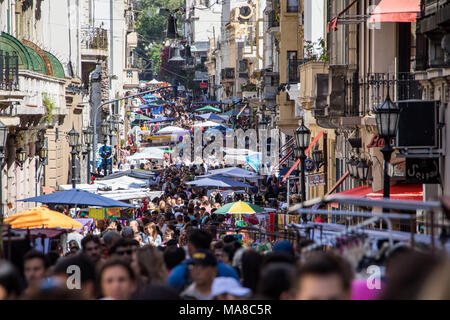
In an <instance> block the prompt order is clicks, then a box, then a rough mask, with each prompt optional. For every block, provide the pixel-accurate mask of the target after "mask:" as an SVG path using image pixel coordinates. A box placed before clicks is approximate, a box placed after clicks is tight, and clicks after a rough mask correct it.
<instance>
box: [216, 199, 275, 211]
mask: <svg viewBox="0 0 450 320" xmlns="http://www.w3.org/2000/svg"><path fill="white" fill-rule="evenodd" d="M264 212H266V211H265V210H264V209H263V208H261V207H260V206H257V205H256V204H253V203H249V202H244V201H237V202H232V203H228V204H226V205H224V206H223V207H221V208H219V209H217V210H216V211H214V213H216V214H227V213H228V214H233V213H234V214H254V213H264Z"/></svg>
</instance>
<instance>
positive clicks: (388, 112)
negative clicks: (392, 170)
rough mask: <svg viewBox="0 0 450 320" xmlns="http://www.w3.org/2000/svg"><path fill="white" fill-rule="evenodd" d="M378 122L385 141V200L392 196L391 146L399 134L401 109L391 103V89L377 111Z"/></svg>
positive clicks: (381, 136) (382, 150) (381, 135)
mask: <svg viewBox="0 0 450 320" xmlns="http://www.w3.org/2000/svg"><path fill="white" fill-rule="evenodd" d="M375 115H376V120H377V129H378V134H379V136H380V138H383V139H384V146H383V148H382V149H381V152H382V153H383V158H384V188H383V198H389V195H390V176H389V161H390V160H391V155H392V152H393V151H394V149H393V148H392V146H391V139H392V138H394V137H395V135H396V133H397V126H398V119H399V116H400V108H399V107H398V106H397V104H395V103H393V102H392V101H391V98H390V97H389V87H388V93H387V96H386V99H385V100H384V101H383V103H381V104H380V105H379V106H378V107H377V108H376V109H375Z"/></svg>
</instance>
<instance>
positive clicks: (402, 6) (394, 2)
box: [369, 0, 420, 23]
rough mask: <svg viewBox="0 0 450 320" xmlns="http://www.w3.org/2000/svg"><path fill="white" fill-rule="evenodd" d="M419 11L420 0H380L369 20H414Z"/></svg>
mask: <svg viewBox="0 0 450 320" xmlns="http://www.w3.org/2000/svg"><path fill="white" fill-rule="evenodd" d="M419 12H420V0H381V1H380V3H379V4H378V6H377V7H376V8H375V10H373V11H372V13H371V15H370V17H369V22H370V23H375V22H415V21H416V18H417V13H419Z"/></svg>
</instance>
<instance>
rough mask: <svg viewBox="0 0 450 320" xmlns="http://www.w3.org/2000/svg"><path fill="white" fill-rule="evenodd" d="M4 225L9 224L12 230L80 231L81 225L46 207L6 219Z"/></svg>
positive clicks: (35, 208)
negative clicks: (57, 229) (55, 229)
mask: <svg viewBox="0 0 450 320" xmlns="http://www.w3.org/2000/svg"><path fill="white" fill-rule="evenodd" d="M5 223H6V224H10V225H11V227H12V228H13V229H22V228H29V229H32V228H63V229H80V228H82V227H83V225H82V224H81V223H80V222H78V221H76V220H74V219H72V218H70V217H68V216H66V215H65V214H62V213H59V212H57V211H53V210H50V209H49V208H47V207H34V208H32V209H29V210H25V211H22V212H20V213H17V214H15V215H13V216H11V217H9V218H7V219H5Z"/></svg>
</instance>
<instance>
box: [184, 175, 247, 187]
mask: <svg viewBox="0 0 450 320" xmlns="http://www.w3.org/2000/svg"><path fill="white" fill-rule="evenodd" d="M186 184H187V185H193V186H196V187H216V188H251V186H250V185H248V184H246V183H243V182H240V181H236V180H233V179H231V178H228V177H225V176H221V175H217V176H212V177H209V178H203V179H199V180H194V181H190V182H186Z"/></svg>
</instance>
